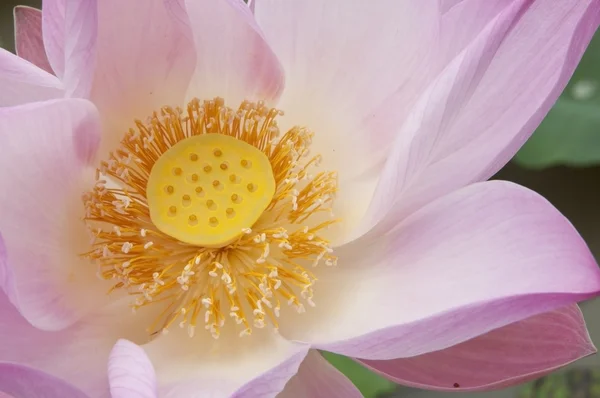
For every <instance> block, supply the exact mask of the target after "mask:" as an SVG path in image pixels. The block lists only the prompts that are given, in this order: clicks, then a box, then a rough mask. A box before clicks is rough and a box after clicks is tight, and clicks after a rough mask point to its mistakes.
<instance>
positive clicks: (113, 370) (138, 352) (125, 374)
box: [108, 340, 157, 398]
mask: <svg viewBox="0 0 600 398" xmlns="http://www.w3.org/2000/svg"><path fill="white" fill-rule="evenodd" d="M108 380H109V382H110V393H111V397H112V398H156V397H157V395H156V374H155V373H154V367H153V366H152V363H151V362H150V359H149V358H148V356H146V353H145V352H144V350H143V349H142V348H141V347H140V346H138V345H137V344H134V343H132V342H130V341H128V340H119V341H118V342H117V344H115V346H114V348H113V349H112V351H111V353H110V359H109V362H108Z"/></svg>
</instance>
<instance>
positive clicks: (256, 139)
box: [83, 98, 337, 338]
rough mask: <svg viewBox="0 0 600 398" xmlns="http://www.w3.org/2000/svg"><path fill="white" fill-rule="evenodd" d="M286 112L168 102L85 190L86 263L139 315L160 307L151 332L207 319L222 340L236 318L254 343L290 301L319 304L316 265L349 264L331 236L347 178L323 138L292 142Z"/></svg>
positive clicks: (302, 132)
mask: <svg viewBox="0 0 600 398" xmlns="http://www.w3.org/2000/svg"><path fill="white" fill-rule="evenodd" d="M281 114H282V113H281V112H280V111H278V110H276V109H269V108H266V107H265V106H264V105H263V104H262V103H251V102H244V103H242V104H241V106H240V107H239V109H237V110H234V109H231V108H228V107H226V106H225V105H224V102H223V100H222V99H219V98H217V99H215V100H212V101H205V102H204V103H201V102H200V101H199V100H197V99H196V100H192V101H191V102H190V103H189V104H188V106H187V109H186V110H185V111H184V110H183V109H179V108H170V107H165V108H163V109H161V111H160V112H156V113H154V114H153V115H152V116H151V117H150V118H149V119H148V120H147V122H145V123H144V122H141V121H139V120H138V121H136V122H135V128H132V129H130V130H129V132H128V133H127V134H125V137H124V138H123V140H122V141H121V145H120V147H119V148H118V149H117V150H116V151H114V152H112V153H111V154H110V155H109V158H108V159H107V160H105V161H102V162H101V163H100V167H99V168H98V169H97V172H96V184H95V186H94V187H93V189H92V190H91V191H90V192H87V193H85V194H84V195H83V202H84V205H85V210H86V216H85V222H86V224H87V226H88V229H89V231H90V234H91V238H92V241H91V245H92V248H91V249H90V250H89V251H88V252H87V253H84V254H83V256H85V257H87V258H89V259H90V260H91V261H92V262H93V263H95V264H96V265H97V266H98V275H99V276H100V277H101V278H103V279H107V280H113V281H114V284H113V286H112V288H111V291H114V290H125V291H126V292H127V293H129V294H130V295H131V296H132V297H133V298H134V300H133V303H132V308H133V309H134V310H138V309H141V308H142V307H150V306H154V304H157V305H156V306H154V307H155V308H157V309H160V311H161V312H160V314H159V315H157V317H156V321H155V322H154V323H153V324H151V325H149V326H148V329H149V332H150V333H151V334H154V333H156V332H158V331H162V332H163V333H165V332H167V331H168V329H169V328H170V327H171V326H172V325H173V324H178V325H179V326H180V327H182V328H187V329H188V334H189V335H190V336H193V335H194V333H195V329H196V327H197V326H198V324H199V323H201V324H203V325H204V329H206V330H207V331H209V332H210V334H211V335H212V336H213V337H214V338H218V337H219V335H220V333H221V329H222V328H223V327H224V325H225V324H226V323H227V322H226V321H227V320H229V321H232V322H229V323H230V324H232V325H234V326H235V327H236V328H238V333H239V335H240V336H244V335H248V334H251V333H252V328H253V327H256V328H262V327H265V326H266V325H268V324H270V325H272V327H274V328H278V324H279V318H280V316H282V317H283V316H284V314H283V311H281V309H282V306H284V305H285V306H289V307H291V308H292V309H294V310H295V311H297V312H299V313H302V312H304V311H305V306H304V303H306V304H308V305H309V306H314V305H315V303H314V302H313V286H314V284H315V282H316V277H315V276H314V274H313V273H312V272H311V271H309V269H310V268H312V267H316V266H318V265H319V264H325V265H327V266H333V265H336V261H337V259H336V257H335V256H334V255H333V254H332V249H331V248H330V243H329V241H328V240H327V239H325V238H324V237H323V236H322V232H323V230H324V229H326V228H328V227H329V226H330V225H331V224H333V223H335V222H336V220H334V219H333V216H332V214H331V204H332V202H333V199H334V196H335V193H336V191H337V177H336V173H335V172H330V171H320V170H319V161H320V159H321V158H320V156H319V155H316V156H309V147H310V144H311V138H312V136H313V133H312V132H311V131H309V130H307V129H306V128H303V127H293V128H292V129H290V130H289V131H287V132H286V133H285V134H283V135H281V136H280V132H279V127H278V125H277V121H276V117H277V116H279V115H281ZM280 311H281V312H280ZM286 316H287V315H286Z"/></svg>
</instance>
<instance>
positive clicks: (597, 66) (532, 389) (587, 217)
mask: <svg viewBox="0 0 600 398" xmlns="http://www.w3.org/2000/svg"><path fill="white" fill-rule="evenodd" d="M124 1H126V0H124ZM17 4H25V5H29V6H32V7H37V8H39V7H40V4H41V0H21V1H15V0H0V46H1V47H4V48H6V49H8V50H10V51H14V38H13V34H14V31H13V20H12V18H13V16H12V10H13V7H14V6H15V5H17ZM598 165H600V34H596V37H595V38H594V40H593V41H592V44H591V45H590V47H589V48H588V51H587V52H586V54H585V56H584V58H583V61H582V63H581V64H580V66H579V67H578V69H577V71H576V72H575V75H574V76H573V78H572V79H571V81H570V83H569V85H568V87H567V88H566V89H565V91H564V93H563V95H562V96H561V97H560V99H559V100H558V101H557V103H556V104H555V106H554V108H553V109H552V110H551V112H550V113H549V114H548V116H547V117H546V119H545V120H544V122H543V123H542V124H541V125H540V127H539V128H538V130H537V131H536V132H535V134H534V135H533V136H532V138H531V139H530V140H529V141H528V142H527V143H526V144H525V145H524V147H523V148H522V149H521V151H520V152H519V153H518V154H517V156H515V158H514V159H513V161H512V162H511V163H509V164H508V165H507V166H506V167H505V168H504V169H502V170H501V171H500V172H499V173H498V174H497V175H496V176H495V177H494V178H497V179H503V180H510V181H514V182H516V183H518V184H521V185H524V186H527V187H529V188H531V189H533V190H535V191H537V192H539V193H540V194H541V195H543V196H545V197H546V198H547V199H548V200H550V201H551V202H552V203H553V204H554V205H555V206H556V207H557V208H558V209H559V210H561V211H562V212H563V214H565V215H566V216H567V217H568V218H569V219H570V220H571V221H572V222H573V224H574V225H575V227H576V228H577V229H578V230H579V232H580V233H581V234H582V235H583V237H584V238H585V239H586V241H587V242H588V244H589V245H590V247H591V248H592V251H593V252H594V254H595V255H596V258H600V211H598V209H597V207H598V206H599V204H600V189H598V186H599V185H600V166H598ZM582 309H583V312H584V314H585V317H586V320H587V322H588V326H589V330H590V334H591V336H592V339H593V340H594V341H595V342H596V344H600V300H594V301H590V302H586V303H583V304H582ZM326 357H327V359H328V360H329V361H330V362H331V363H333V364H334V365H335V366H337V367H338V368H339V369H340V370H342V371H343V372H344V373H345V374H346V375H348V376H349V377H350V378H351V379H352V381H353V382H354V383H355V384H356V385H357V386H358V387H359V389H360V390H361V391H362V392H363V394H364V395H365V396H366V397H367V398H374V397H389V398H391V397H410V398H437V397H442V396H449V395H454V396H456V394H450V393H436V392H430V391H419V390H414V389H409V388H403V387H399V386H395V385H394V384H393V383H391V382H389V381H387V380H385V379H383V378H381V377H379V376H376V375H374V374H373V373H371V372H369V371H367V370H366V369H364V368H363V367H361V366H360V365H358V364H356V363H355V362H353V361H351V360H349V359H347V358H344V357H341V356H338V355H334V354H328V353H326ZM460 396H467V397H470V398H513V397H519V398H542V397H544V398H551V397H552V398H578V397H581V398H583V397H599V398H600V357H599V356H597V355H596V356H592V357H589V358H586V359H584V360H582V361H579V362H578V363H577V364H575V365H573V366H571V367H569V368H567V369H565V370H562V371H559V372H557V373H556V374H555V375H552V376H550V377H546V378H543V379H540V380H538V381H536V382H534V383H530V384H528V385H526V386H520V387H515V388H510V389H505V390H501V391H494V392H488V393H468V394H467V393H462V394H460Z"/></svg>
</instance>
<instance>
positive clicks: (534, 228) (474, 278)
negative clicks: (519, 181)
mask: <svg viewBox="0 0 600 398" xmlns="http://www.w3.org/2000/svg"><path fill="white" fill-rule="evenodd" d="M337 254H338V255H339V256H340V258H339V261H338V267H337V268H328V269H325V270H323V271H321V272H320V273H319V281H318V284H317V285H315V296H314V301H315V302H316V308H311V310H310V311H307V312H306V314H303V316H302V320H301V321H298V322H296V323H294V324H293V325H288V324H287V323H286V324H284V323H282V325H281V329H280V331H281V333H282V335H284V336H285V337H287V338H291V339H294V340H300V341H308V342H311V343H314V344H316V345H315V347H317V348H320V349H324V350H328V351H333V352H338V353H341V354H345V355H348V356H351V357H355V358H365V359H394V358H404V357H411V356H415V355H420V354H425V353H428V352H432V351H436V350H441V349H444V348H447V347H451V346H453V345H456V344H458V343H461V342H463V341H466V340H469V339H472V338H474V337H477V336H479V335H482V334H484V333H486V332H489V331H491V330H494V329H497V328H499V327H502V326H505V325H508V324H510V323H513V322H517V321H519V320H522V319H525V318H528V317H530V316H533V315H536V314H539V313H542V312H547V311H551V310H553V309H555V308H558V307H562V306H564V305H567V304H571V303H575V302H577V301H580V300H583V299H586V298H589V297H593V296H596V295H597V294H598V292H600V269H599V268H598V266H597V264H596V262H595V261H594V258H593V256H592V255H591V254H590V252H589V250H588V248H587V246H586V244H585V242H584V241H583V239H582V238H581V237H580V236H579V234H578V233H577V232H576V231H575V229H574V228H573V226H572V225H571V224H570V223H569V221H568V220H567V219H566V218H564V217H563V216H562V215H561V214H560V213H559V212H558V211H557V210H556V209H555V208H553V207H552V205H550V204H549V203H548V202H547V201H546V200H545V199H544V198H542V197H541V196H539V195H538V194H536V193H535V192H532V191H530V190H528V189H526V188H523V187H520V186H518V185H515V184H512V183H508V182H504V181H492V182H483V183H478V184H473V185H470V186H468V187H466V188H463V189H461V190H458V191H456V192H454V193H452V194H449V195H447V196H445V197H442V198H440V199H438V200H436V201H435V202H433V203H431V204H429V205H427V206H426V207H423V208H422V209H420V210H419V211H418V212H416V213H414V214H412V215H411V216H409V217H408V218H406V219H405V220H404V221H402V222H401V223H399V224H397V225H396V228H394V231H393V232H392V233H390V234H389V235H388V236H385V237H379V238H378V239H375V240H373V241H372V242H370V244H369V245H347V246H345V247H343V248H340V249H339V250H337Z"/></svg>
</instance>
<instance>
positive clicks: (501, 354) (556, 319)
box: [362, 304, 596, 391]
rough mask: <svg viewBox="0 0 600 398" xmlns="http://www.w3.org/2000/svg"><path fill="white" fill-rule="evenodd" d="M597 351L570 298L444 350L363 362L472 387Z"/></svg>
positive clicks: (401, 379) (431, 382)
mask: <svg viewBox="0 0 600 398" xmlns="http://www.w3.org/2000/svg"><path fill="white" fill-rule="evenodd" d="M595 352H596V348H595V347H594V345H593V344H592V342H591V340H590V337H589V335H588V332H587V330H586V327H585V321H584V320H583V315H582V314H581V311H580V310H579V307H577V305H574V304H573V305H570V306H568V307H564V308H561V309H558V310H555V311H553V312H547V313H544V314H540V315H536V316H534V317H532V318H528V319H525V320H523V321H519V322H516V323H513V324H510V325H508V326H504V327H502V328H500V329H496V330H494V331H491V332H489V333H486V334H484V335H482V336H479V337H476V338H474V339H473V340H469V341H466V342H464V343H461V344H458V345H455V346H453V347H450V348H446V349H445V350H441V351H437V352H432V353H429V354H424V355H419V356H416V357H413V358H402V359H392V360H389V361H362V363H363V364H365V365H367V366H369V367H371V368H372V369H373V370H376V371H378V372H380V373H381V374H383V375H384V376H386V377H388V378H389V379H391V380H393V381H395V382H397V383H400V384H404V385H408V386H412V387H417V388H425V389H434V390H445V391H455V390H460V391H475V390H489V389H496V388H502V387H507V386H509V385H514V384H518V383H523V382H525V381H528V380H531V379H534V378H537V377H540V376H542V375H544V374H547V373H550V372H551V371H554V370H556V369H557V368H559V367H561V366H564V365H567V364H569V363H571V362H574V361H576V360H578V359H580V358H582V357H585V356H588V355H591V354H593V353H595Z"/></svg>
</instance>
